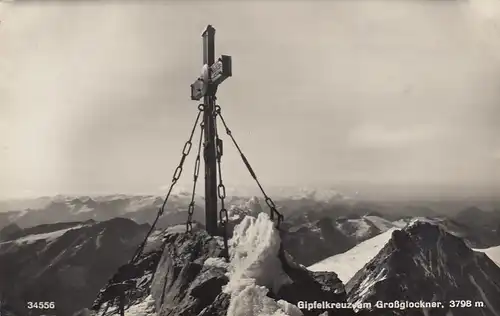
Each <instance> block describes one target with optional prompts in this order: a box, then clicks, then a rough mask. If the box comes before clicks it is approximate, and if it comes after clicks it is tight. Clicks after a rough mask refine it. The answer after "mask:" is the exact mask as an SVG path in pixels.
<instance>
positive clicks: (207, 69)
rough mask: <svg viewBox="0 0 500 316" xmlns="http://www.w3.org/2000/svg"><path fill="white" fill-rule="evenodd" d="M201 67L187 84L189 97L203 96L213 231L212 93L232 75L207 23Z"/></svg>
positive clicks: (212, 230) (210, 227)
mask: <svg viewBox="0 0 500 316" xmlns="http://www.w3.org/2000/svg"><path fill="white" fill-rule="evenodd" d="M202 38H203V67H202V73H201V76H200V77H199V78H198V79H196V81H195V82H194V83H193V84H191V100H197V101H199V100H201V99H202V98H203V105H204V111H203V124H204V128H205V133H204V135H205V139H204V148H203V156H204V161H205V228H206V230H207V232H208V233H209V234H210V235H212V236H214V235H216V234H217V230H218V226H217V190H218V189H217V188H218V187H217V158H216V157H217V156H216V126H215V124H216V123H215V101H216V97H215V94H216V93H217V88H218V86H219V85H220V84H221V83H222V82H223V81H224V80H226V79H227V78H229V77H231V76H232V69H231V56H227V55H221V57H220V58H219V59H217V60H215V29H214V28H213V27H212V26H211V25H208V26H207V28H206V29H205V31H204V32H203V34H202Z"/></svg>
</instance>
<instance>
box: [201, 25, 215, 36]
mask: <svg viewBox="0 0 500 316" xmlns="http://www.w3.org/2000/svg"><path fill="white" fill-rule="evenodd" d="M214 34H215V28H214V27H213V26H212V25H211V24H209V25H207V27H206V28H205V30H204V31H203V33H202V34H201V36H202V37H204V36H206V35H214Z"/></svg>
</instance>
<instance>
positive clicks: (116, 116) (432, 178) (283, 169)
mask: <svg viewBox="0 0 500 316" xmlns="http://www.w3.org/2000/svg"><path fill="white" fill-rule="evenodd" d="M474 1H486V0H474ZM474 3H476V4H477V3H478V2H474ZM0 5H1V7H0V10H1V11H0V19H1V20H2V22H1V24H0V69H1V71H0V145H1V147H0V150H1V151H0V153H1V154H0V196H3V197H14V196H22V195H45V194H57V193H82V194H85V193H110V192H126V193H134V192H136V193H148V192H159V190H161V189H162V188H164V187H165V185H168V184H169V183H170V181H171V176H172V173H173V171H174V169H175V167H176V165H177V164H178V162H179V159H180V155H181V149H182V146H183V144H184V142H185V141H186V139H187V137H188V136H189V132H190V129H191V126H192V124H193V122H194V119H195V116H196V112H197V110H196V107H197V102H196V101H191V100H190V91H189V85H190V84H191V83H192V82H193V81H194V79H195V78H196V77H197V76H198V75H199V73H200V69H201V66H202V65H201V58H202V41H201V37H200V35H201V32H202V30H203V29H204V28H205V26H206V25H207V24H208V23H211V24H213V25H214V27H215V28H216V29H217V33H216V42H217V43H216V50H217V52H216V54H217V55H220V54H229V55H232V56H233V69H234V70H233V77H232V78H230V79H228V80H227V81H226V82H224V83H223V84H222V86H221V87H220V88H219V92H218V99H219V102H220V104H221V106H222V108H223V113H224V114H225V118H226V120H227V122H228V124H229V126H230V128H231V129H232V130H233V133H234V136H235V137H236V139H237V140H238V141H239V143H240V145H241V147H242V149H243V151H244V152H245V153H246V155H247V157H248V159H249V160H250V163H251V164H252V165H253V167H254V169H255V171H256V172H257V175H258V176H259V178H260V180H261V181H262V182H263V184H264V185H265V186H326V185H328V186H334V187H335V186H338V187H342V185H345V184H346V183H351V184H353V183H354V185H355V186H358V188H357V189H359V190H360V191H363V189H364V185H367V187H368V185H386V186H394V187H399V188H412V187H420V188H426V187H427V188H432V190H435V188H436V187H441V186H442V187H467V188H471V190H472V191H474V190H475V191H474V192H477V193H485V192H490V193H491V192H500V61H499V59H497V58H496V57H497V56H498V55H499V54H498V53H499V52H500V49H499V46H498V45H497V44H498V43H499V42H500V41H499V40H498V39H499V37H500V32H498V31H496V30H497V29H495V25H494V23H495V16H490V15H488V14H490V13H491V12H492V10H486V11H485V10H482V11H481V9H482V8H484V6H483V4H480V5H478V6H477V8H479V9H478V10H472V9H471V8H470V7H469V6H468V5H467V4H464V3H462V2H455V1H438V2H436V1H423V2H419V1H389V2H377V1H347V2H344V1H275V2H264V1H261V2H259V1H248V2H245V1H221V2H210V3H209V4H207V1H204V2H203V3H199V2H194V1H184V2H182V1H178V2H175V1H169V2H164V3H161V2H153V3H150V4H142V5H138V4H133V3H132V2H129V3H127V4H117V3H113V2H110V3H107V4H95V3H94V4H91V2H82V3H78V4H72V5H67V4H63V3H61V2H59V3H53V4H45V5H42V4H37V3H36V2H27V3H25V4H23V5H7V4H5V3H3V4H0ZM477 8H476V9H477ZM484 12H486V13H484ZM496 12H498V11H496ZM226 139H227V138H226ZM193 152H194V151H193ZM193 160H194V153H193V156H192V157H191V159H189V160H188V161H187V167H186V168H185V173H184V174H183V181H182V182H181V185H187V184H189V182H190V180H191V179H192V175H191V173H192V165H193V164H192V163H193ZM223 165H224V168H225V169H224V175H225V182H226V184H227V185H228V186H230V187H245V186H250V185H252V184H253V183H252V179H251V177H250V176H249V175H248V173H247V171H246V170H245V168H244V165H243V163H242V162H241V161H240V159H239V156H238V155H237V154H236V153H235V150H233V148H232V146H231V145H230V144H229V140H228V141H226V144H225V156H224V157H223ZM429 190H430V189H429ZM472 191H471V192H472ZM200 192H201V191H200ZM389 193H390V192H389Z"/></svg>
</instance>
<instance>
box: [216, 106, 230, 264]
mask: <svg viewBox="0 0 500 316" xmlns="http://www.w3.org/2000/svg"><path fill="white" fill-rule="evenodd" d="M217 114H218V113H217V112H216V113H215V115H214V129H215V146H216V158H217V169H218V172H219V185H218V186H217V194H218V196H219V199H220V203H221V209H220V211H219V225H220V227H221V230H222V238H223V240H224V258H225V259H226V262H229V247H228V240H227V239H228V238H227V237H228V232H227V225H228V223H229V216H228V213H227V209H226V206H225V201H224V200H225V198H226V187H225V186H224V183H223V181H222V167H221V160H222V154H223V143H222V139H220V138H219V132H218V131H217Z"/></svg>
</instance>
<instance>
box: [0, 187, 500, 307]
mask: <svg viewBox="0 0 500 316" xmlns="http://www.w3.org/2000/svg"><path fill="white" fill-rule="evenodd" d="M323 197H324V196H323V195H320V197H318V196H317V195H315V194H306V195H302V196H298V195H297V196H291V197H282V198H280V199H276V204H277V205H278V207H279V210H280V211H281V212H282V213H284V214H285V216H286V217H285V222H284V223H283V224H282V226H281V233H280V244H281V246H282V249H283V250H284V251H286V255H284V254H282V255H284V256H285V257H286V256H289V258H290V259H283V258H282V257H280V258H281V259H280V260H281V261H282V262H284V264H285V265H287V264H288V263H286V262H288V261H289V260H292V261H293V264H292V266H294V267H299V266H302V268H300V269H298V270H296V269H295V268H293V269H292V270H289V271H288V270H287V271H288V272H286V273H291V274H290V275H289V277H290V278H292V279H293V280H295V282H299V283H297V284H303V285H301V286H294V287H292V288H290V290H289V291H293V295H292V294H291V293H288V292H287V293H288V294H283V292H279V291H272V293H274V294H273V295H277V296H276V297H281V298H285V297H286V298H287V299H286V300H288V302H289V303H292V304H297V302H298V301H299V300H300V297H302V296H303V297H307V295H308V294H307V293H306V292H307V291H309V292H311V293H314V291H315V290H314V288H315V287H316V286H319V285H317V284H319V283H317V282H320V283H321V282H327V281H325V280H329V281H328V282H330V283H331V284H330V283H328V284H330V285H329V286H332V287H335V288H337V290H335V291H337V292H338V291H344V290H343V289H344V285H342V282H343V283H344V284H345V294H343V295H344V298H342V297H341V296H335V297H336V298H335V300H337V301H339V302H342V301H345V302H346V303H347V302H351V303H367V302H368V303H374V302H376V301H377V300H380V301H384V300H392V299H394V300H400V299H401V300H404V299H407V300H427V299H432V298H429V297H427V296H426V295H427V293H424V292H426V291H424V290H423V289H424V288H431V289H433V290H432V291H435V292H436V293H444V292H446V291H448V292H449V293H451V294H452V296H453V297H455V298H456V299H460V297H465V296H467V295H469V297H473V298H474V299H476V300H483V301H484V302H485V304H486V300H488V301H489V302H490V303H488V304H486V305H485V306H486V307H487V308H488V309H484V308H483V309H481V312H482V313H483V314H484V315H488V316H489V315H492V316H493V315H497V314H495V313H498V311H499V307H498V306H497V305H495V304H497V303H496V302H494V297H497V296H496V295H500V294H499V293H498V292H497V288H500V285H498V284H500V283H496V282H498V279H497V273H498V271H497V265H496V264H495V262H497V263H498V262H499V261H500V257H499V254H500V250H499V246H500V233H499V226H500V216H499V212H491V211H483V210H481V209H480V208H478V207H476V206H466V207H464V208H462V209H461V210H458V211H455V212H454V213H453V214H452V215H450V216H443V215H440V214H436V213H437V212H435V211H434V210H433V209H429V208H428V207H427V206H419V205H418V204H414V203H413V202H412V203H409V204H406V205H405V204H403V205H402V211H401V212H399V213H398V212H395V211H394V209H393V207H394V204H384V203H373V202H366V201H356V200H353V199H347V198H344V197H341V196H337V195H335V194H332V195H331V197H332V198H331V199H330V198H327V199H324V198H323ZM190 198H191V196H190V195H189V194H183V193H177V194H175V195H173V196H172V199H171V200H170V201H169V204H168V205H167V209H166V213H165V215H164V216H163V217H162V218H161V220H160V225H159V227H158V229H157V230H156V231H155V232H153V235H152V236H151V237H150V238H149V243H148V246H147V247H146V248H147V249H148V252H149V253H151V254H154V255H153V257H148V258H149V259H144V260H146V261H145V262H149V263H148V267H149V268H148V269H152V270H148V271H150V272H148V273H150V274H149V275H150V277H149V279H147V280H149V281H144V282H145V283H141V284H142V285H141V289H142V290H141V292H140V293H139V292H137V293H136V295H137V300H142V301H141V302H142V303H141V304H145V306H146V305H147V306H149V307H148V310H154V309H155V308H159V307H158V306H159V305H158V304H159V303H158V302H157V301H156V303H154V304H153V303H151V302H154V300H155V299H154V298H152V297H151V296H148V295H150V294H151V291H152V288H154V283H151V282H152V280H153V277H154V276H155V274H160V273H163V272H165V271H163V270H161V271H162V272H161V271H160V270H158V271H157V270H155V269H156V268H154V269H153V268H152V267H151V266H149V264H153V265H156V264H161V262H162V261H161V260H164V259H161V260H160V258H162V256H165V253H164V249H167V248H168V247H171V246H168V243H169V241H168V240H166V239H165V232H163V233H162V231H163V229H164V228H167V227H170V228H169V229H168V231H169V232H170V234H175V236H177V237H175V238H182V240H183V241H182V243H180V240H177V239H176V240H177V241H175V242H174V241H173V240H172V241H171V242H174V243H176V245H177V246H181V244H182V245H184V244H185V243H189V241H188V239H189V238H190V237H189V235H185V234H184V232H185V226H184V223H185V221H186V218H187V212H186V207H187V205H188V203H189V201H190ZM162 202H163V200H162V198H160V197H156V196H128V195H114V196H104V197H68V196H57V197H53V198H41V199H36V200H29V201H15V203H13V202H12V201H11V202H8V203H4V204H3V206H2V207H3V208H4V210H5V208H6V207H7V212H3V213H0V216H2V217H0V221H2V222H1V225H0V227H1V228H0V294H3V295H2V299H3V301H4V302H6V303H5V304H2V306H3V307H2V308H3V309H4V310H3V311H2V312H3V313H4V314H7V310H8V311H9V313H10V315H13V316H24V315H27V310H26V306H25V304H24V302H25V301H26V300H27V299H29V300H34V301H36V300H38V301H55V302H56V305H57V310H56V311H53V312H54V313H53V314H55V315H63V316H66V315H71V314H72V313H74V312H76V311H78V310H81V309H82V308H84V307H90V306H91V305H92V302H93V301H94V300H95V299H96V297H97V296H98V293H99V290H103V289H105V288H107V287H108V286H110V283H109V282H111V281H109V279H110V278H111V277H112V276H113V274H114V273H115V271H116V270H117V269H118V267H120V266H122V265H123V264H125V263H126V262H127V261H128V260H129V259H130V258H131V256H132V254H133V252H134V251H135V249H136V247H137V246H138V245H139V243H140V242H141V241H142V239H143V238H144V236H145V234H146V232H147V231H148V230H149V228H150V226H149V224H148V223H150V222H151V221H152V219H154V217H155V215H156V212H157V210H158V207H159V206H160V205H161V203H162ZM16 203H17V204H16ZM196 203H197V205H198V207H197V208H196V210H195V221H196V222H201V223H202V222H203V221H204V214H203V206H204V205H203V198H200V197H196ZM459 205H462V204H459ZM21 207H27V208H25V209H22V208H21ZM227 207H228V210H229V218H230V226H229V227H230V232H231V234H230V237H231V236H232V230H233V229H235V227H238V225H240V224H241V223H242V222H244V221H245V218H247V217H248V216H250V217H253V218H257V217H259V214H261V213H265V212H267V207H266V205H265V203H263V201H262V199H259V198H257V197H234V196H233V197H228V199H227ZM409 210H413V213H412V212H410V211H409ZM422 214H425V216H422ZM429 214H430V216H428V215H429ZM196 227H198V228H197V230H200V229H203V225H196ZM268 233H269V232H268V231H262V232H260V233H259V234H263V235H262V238H264V237H265V236H267V235H266V234H268ZM171 236H173V235H171ZM181 236H184V237H181ZM255 237H257V236H255ZM172 238H173V237H172ZM186 238H188V239H186ZM196 238H201V239H199V241H198V242H200V243H202V244H204V243H205V241H203V242H202V240H204V239H203V238H205V237H203V238H202V237H201V235H200V236H198V237H196ZM167 239H168V238H167ZM198 242H196V243H195V244H198ZM255 242H256V243H257V244H256V245H255V246H256V247H258V243H259V242H265V241H264V240H261V239H257V240H255ZM165 243H167V244H165ZM186 245H187V244H186ZM219 246H220V243H219ZM165 247H167V248H165ZM189 247H204V246H201V244H200V246H194V244H193V245H192V246H189ZM169 249H170V250H169V251H174V248H169ZM472 249H473V250H472ZM175 251H177V250H175ZM207 251H208V250H207ZM266 253H267V252H266ZM204 258H205V257H204ZM205 259H208V257H206V258H205ZM148 260H153V261H151V262H150V261H148ZM200 260H201V259H200ZM292 261H290V262H292ZM460 262H463V264H462V263H460ZM144 264H146V263H144ZM176 264H177V263H176ZM178 264H181V263H178ZM255 264H257V263H255ZM258 264H263V263H262V262H261V263H258ZM181 266H182V264H181ZM181 266H179V269H181ZM304 266H309V270H311V271H315V274H314V275H309V276H307V275H308V274H307V273H309V272H304V271H307V270H304V269H305V268H304ZM155 267H156V266H155ZM172 267H173V266H172ZM141 269H142V268H141ZM175 269H178V268H175ZM203 269H207V271H206V273H208V274H206V275H204V276H203V277H202V279H200V280H199V282H201V283H200V285H199V286H201V288H200V291H202V292H200V293H205V292H203V291H210V289H211V286H212V285H206V286H207V288H206V289H205V285H203V286H202V285H201V284H204V282H205V281H203V280H207V279H204V278H206V277H209V276H210V275H212V273H215V274H213V275H212V276H213V277H215V279H217V280H222V279H220V275H219V274H218V273H219V272H215V271H212V270H211V269H213V268H211V267H204V268H203ZM294 269H295V270H294ZM175 271H177V270H175ZM325 271H326V272H325ZM169 273H170V272H169ZM175 273H177V272H175ZM186 273H187V271H186ZM190 273H191V272H190ZM304 273H306V274H304ZM322 273H329V274H327V275H324V276H321V275H322ZM332 273H333V274H332ZM484 275H486V276H487V277H484ZM320 276H321V277H320ZM337 276H338V277H337ZM445 276H446V277H445ZM470 276H472V277H470ZM159 277H160V276H159V275H156V279H157V280H159V279H158V278H159ZM184 277H186V276H182V278H184ZM200 277H201V276H200ZM417 277H418V278H423V280H424V281H422V282H421V283H419V282H420V281H418V280H416V279H415V278H417ZM322 278H326V279H322ZM215 279H214V280H215ZM144 280H146V279H144ZM180 280H181V279H179V282H181V281H180ZM320 280H323V281H320ZM141 282H142V281H141ZM182 282H188V281H187V280H183V281H182ZM193 282H194V281H193ZM211 282H212V281H211ZM214 282H215V281H214ZM217 282H219V281H217ZM217 282H216V283H217ZM301 282H302V283H301ZM304 282H305V283H304ZM315 282H316V283H315ZM454 282H455V283H456V284H459V286H458V289H457V288H456V287H455V285H454V284H455V283H454ZM386 283H387V284H386ZM209 284H212V283H209ZM297 284H296V285H297ZM314 284H316V285H314ZM334 284H335V285H334ZM339 284H340V285H339ZM415 284H417V285H418V286H414V285H415ZM178 285H179V284H178ZM176 286H177V285H176ZM193 286H194V285H193ZM322 286H326V285H325V284H323V285H322ZM339 286H340V287H339ZM398 286H399V289H400V290H398V291H400V292H401V293H403V294H398V293H399V292H398V293H393V292H390V291H389V292H387V291H386V290H384V289H385V288H390V289H392V288H398ZM412 286H413V287H412ZM302 287H303V289H301V288H302ZM306 289H307V290H306ZM381 289H382V290H381ZM175 291H177V292H175V293H177V294H175V295H188V296H189V295H192V294H189V293H191V292H186V293H184V292H183V291H184V290H183V288H182V287H181V288H177V289H176V290H175ZM196 291H197V290H196ZM287 291H288V290H287ZM304 291H306V292H304ZM440 291H441V292H440ZM481 291H483V292H481ZM386 292H387V293H389V294H385V293H386ZM173 293H174V292H172V295H174V294H173ZM317 293H318V295H326V296H325V297H328V295H330V294H328V293H327V292H321V293H322V294H321V293H320V292H317ZM339 293H340V292H339ZM331 294H332V295H333V292H332V293H331ZM451 294H450V295H451ZM483 294H484V297H482V295H483ZM193 295H194V294H193ZM196 295H198V294H196ZM221 295H222V296H221V297H219V298H217V299H216V301H215V302H214V304H215V305H211V306H212V307H211V308H215V309H217V310H218V312H217V313H219V314H217V313H215V312H214V314H213V315H225V314H224V311H226V309H227V308H228V307H227V306H226V305H225V304H228V303H229V301H227V299H228V297H227V296H224V295H223V294H221ZM336 295H337V294H336ZM436 295H437V296H436V297H435V298H434V300H447V299H451V298H450V297H449V296H445V295H444V294H443V295H442V294H439V295H441V296H439V295H438V294H436ZM147 297H149V298H148V300H150V301H147V300H146V298H147ZM224 297H225V298H224ZM498 297H500V296H498ZM186 299H187V301H183V302H184V303H186V304H188V302H190V301H189V300H190V299H188V298H186ZM214 299H215V298H214ZM332 299H333V296H332ZM151 300H152V301H151ZM217 300H220V301H217ZM148 302H149V303H148ZM174 302H175V300H174V301H171V303H172V304H174ZM151 304H153V305H154V306H156V307H154V306H153V305H151ZM189 304H190V303H189ZM189 304H188V305H189ZM217 304H220V305H217ZM160 305H161V304H160ZM141 306H142V305H141ZM189 306H190V305H189ZM224 306H225V307H224ZM153 307H154V308H153ZM130 308H136V309H138V310H140V311H141V313H142V314H139V315H155V313H154V312H151V313H149V312H147V313H146V312H145V310H144V309H140V308H139V307H137V306H135V307H130ZM163 308H166V307H163ZM207 308H208V307H207ZM224 308H226V309H224ZM292 309H293V308H292ZM323 311H324V312H325V311H326V310H323ZM33 312H34V311H32V313H33ZM37 312H39V313H38V314H36V313H35V314H31V315H43V314H45V315H53V314H51V313H50V311H45V312H43V311H37ZM326 312H327V313H328V315H330V312H328V311H326ZM353 312H354V311H353ZM386 312H387V313H385V314H384V313H382V310H378V311H376V310H373V311H368V310H364V311H358V314H359V315H365V314H366V315H375V316H379V315H380V316H382V315H384V316H385V315H388V316H391V315H410V314H408V311H406V313H402V314H398V313H399V312H398V311H395V310H394V309H389V310H387V311H386ZM442 312H446V313H448V314H446V313H442ZM442 312H441V310H437V311H436V310H434V311H430V310H421V311H415V313H414V314H411V315H418V316H420V315H422V316H426V315H443V316H449V315H455V316H457V315H458V316H461V315H464V316H465V315H467V314H463V313H460V312H458V311H456V310H449V311H448V309H443V311H442ZM478 312H479V310H478ZM82 313H83V312H82ZM85 313H86V314H85ZM85 313H83V314H80V315H82V316H83V315H89V312H88V311H87V312H85ZM290 313H292V312H290ZM302 313H303V315H319V314H320V313H319V310H318V311H307V310H302ZM360 313H361V314H360ZM363 313H365V314H363ZM377 313H378V314H377ZM381 313H382V314H381ZM426 313H428V314H426ZM450 313H451V314H450ZM2 315H3V314H2ZM129 315H132V314H129ZM186 315H191V314H189V313H188V314H186ZM195 315H197V314H195ZM200 315H202V314H200ZM203 315H205V314H203ZM206 315H212V314H206ZM249 315H253V314H249ZM280 315H281V314H280ZM284 315H292V316H295V315H299V314H293V313H292V314H284ZM331 315H336V314H331ZM345 315H350V314H348V313H346V314H345ZM478 315H479V314H478Z"/></svg>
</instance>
